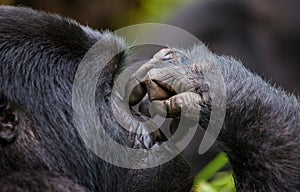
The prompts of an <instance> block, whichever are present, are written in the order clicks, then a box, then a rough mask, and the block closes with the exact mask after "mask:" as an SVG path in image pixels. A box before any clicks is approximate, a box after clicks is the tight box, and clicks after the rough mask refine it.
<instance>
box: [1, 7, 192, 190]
mask: <svg viewBox="0 0 300 192" xmlns="http://www.w3.org/2000/svg"><path fill="white" fill-rule="evenodd" d="M0 26H1V27H0V82H1V83H0V92H1V94H2V96H1V97H2V98H1V101H2V103H0V110H1V111H0V114H1V118H0V119H1V151H0V162H1V164H0V172H1V174H2V175H7V174H14V173H17V174H19V173H21V174H22V172H26V171H31V170H35V171H41V172H45V171H46V172H50V173H55V174H58V175H60V176H63V177H65V178H66V179H68V180H71V181H72V182H75V183H77V184H79V185H82V186H84V187H86V188H87V189H88V190H90V191H189V190H190V188H191V185H192V178H191V177H190V167H189V165H188V164H187V162H186V161H185V160H184V158H183V157H182V156H181V155H178V156H177V157H176V158H174V159H173V160H171V161H169V162H168V163H165V164H163V165H160V166H157V167H154V168H150V169H125V168H121V167H117V166H115V165H112V164H110V163H107V162H105V161H103V160H102V159H101V158H99V157H98V156H97V155H95V153H94V152H93V151H91V150H90V149H89V148H88V147H87V146H86V143H85V142H84V141H83V140H82V138H81V137H80V135H79V134H78V131H77V129H76V127H75V125H74V119H73V115H74V114H73V110H72V85H73V81H74V78H75V73H76V70H77V68H78V65H79V63H80V62H81V60H82V58H83V57H84V55H85V53H86V52H87V51H88V50H89V48H91V47H92V45H94V44H95V43H96V42H97V41H98V40H100V39H101V38H102V37H103V34H102V33H100V32H98V31H93V30H91V29H89V28H87V27H83V26H81V25H79V24H77V23H76V22H74V21H71V20H68V19H64V18H61V17H59V16H57V15H49V14H45V13H42V12H38V11H35V10H32V9H27V8H15V7H7V6H2V7H1V8H0ZM105 34H106V35H108V36H110V41H109V42H107V43H108V45H109V46H111V47H117V48H118V49H120V50H124V49H125V46H124V43H123V42H122V41H121V40H120V39H118V38H117V37H114V36H113V35H110V34H108V33H105ZM100 57H105V55H100ZM127 58H128V55H127V54H126V53H125V52H121V53H119V54H118V55H117V56H115V57H114V58H113V59H112V60H111V61H110V62H109V63H108V64H107V66H105V68H104V71H103V73H102V74H101V76H100V78H99V80H98V83H97V85H98V88H97V93H96V97H97V99H96V106H97V109H98V115H99V117H100V121H101V122H102V124H103V125H104V127H105V130H106V131H107V132H108V134H109V135H110V136H111V137H112V138H113V139H114V140H115V141H117V142H119V143H120V144H122V145H125V146H127V147H133V146H135V147H136V146H138V147H139V148H147V147H151V146H153V145H154V144H155V143H161V142H163V141H164V137H163V135H161V133H159V132H156V133H155V134H151V135H148V136H147V135H146V136H145V137H147V138H148V139H150V141H149V140H147V139H141V138H142V136H137V135H136V134H131V133H129V132H128V131H126V130H125V129H124V128H123V127H122V126H121V125H120V124H119V123H118V122H117V121H116V120H115V119H114V118H113V117H114V116H113V113H112V109H111V100H110V94H111V89H112V86H113V80H114V77H115V74H116V73H118V72H119V70H120V69H121V68H122V67H123V66H125V65H129V64H130V63H128V62H129V60H128V59H127ZM2 106H4V107H2ZM124 113H125V112H124ZM128 121H129V122H130V121H131V119H128ZM99 139H101V138H99ZM137 142H139V145H136V143H137ZM149 143H151V145H149ZM145 146H147V147H145ZM32 178H34V177H32Z"/></svg>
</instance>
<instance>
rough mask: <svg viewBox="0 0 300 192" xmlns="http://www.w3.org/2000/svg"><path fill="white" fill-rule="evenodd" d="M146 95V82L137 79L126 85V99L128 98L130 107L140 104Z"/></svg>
mask: <svg viewBox="0 0 300 192" xmlns="http://www.w3.org/2000/svg"><path fill="white" fill-rule="evenodd" d="M146 93H147V89H146V86H145V84H144V82H140V81H138V80H137V79H130V80H129V81H128V83H127V84H126V88H125V98H128V101H129V105H130V106H134V105H136V104H138V103H139V102H140V101H141V100H142V99H143V98H144V96H145V95H146Z"/></svg>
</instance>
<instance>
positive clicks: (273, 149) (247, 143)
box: [130, 45, 300, 192]
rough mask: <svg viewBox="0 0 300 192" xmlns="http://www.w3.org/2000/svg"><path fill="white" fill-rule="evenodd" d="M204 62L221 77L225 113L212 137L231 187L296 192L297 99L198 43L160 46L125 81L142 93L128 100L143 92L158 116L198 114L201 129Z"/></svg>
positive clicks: (205, 99) (205, 108)
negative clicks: (231, 180) (189, 46)
mask: <svg viewBox="0 0 300 192" xmlns="http://www.w3.org/2000/svg"><path fill="white" fill-rule="evenodd" d="M207 63H215V64H216V65H217V66H218V68H219V70H220V72H221V74H222V75H223V77H224V83H225V86H226V92H227V99H226V116H225V121H224V123H223V128H222V130H221V132H220V134H219V136H218V138H217V139H218V141H220V143H221V145H222V146H223V149H224V151H225V152H226V153H227V154H228V156H229V160H230V162H231V165H232V168H233V171H234V174H235V183H236V188H237V190H238V191H278V192H279V191H299V190H300V182H299V181H300V140H299V138H300V128H299V125H300V108H299V107H300V105H299V101H298V100H297V99H296V98H295V97H294V96H293V95H288V94H287V93H285V92H284V91H282V90H280V89H276V88H274V87H272V86H271V85H269V84H268V83H266V82H265V81H264V80H262V79H261V78H260V77H258V76H256V75H254V74H252V73H251V72H249V71H248V70H247V69H245V68H244V66H243V65H242V64H241V63H239V62H237V61H235V60H234V59H232V58H229V57H224V56H217V55H214V54H212V53H211V52H210V51H209V50H207V48H206V47H204V46H203V45H198V46H195V47H194V48H193V49H192V50H188V51H184V50H177V49H171V48H170V49H163V50H161V51H160V52H158V53H157V54H156V55H155V56H154V57H153V59H152V60H150V61H149V62H148V63H146V64H145V65H144V66H142V67H141V68H140V69H139V70H138V71H137V72H136V73H135V74H133V77H132V78H131V81H138V82H140V84H139V85H138V86H137V87H136V88H135V89H134V90H143V91H138V92H133V93H131V95H130V103H131V104H135V103H136V102H137V101H139V100H140V99H141V98H143V97H144V95H145V94H146V93H148V96H149V99H150V100H152V104H153V106H154V107H155V108H156V109H157V110H156V112H157V113H158V114H162V113H161V111H164V112H166V113H167V116H168V117H172V118H180V113H184V115H186V116H187V117H190V118H191V119H193V118H194V116H193V115H192V114H190V111H196V112H200V121H199V123H200V125H202V127H203V128H206V126H207V124H208V120H209V115H210V113H209V111H210V106H211V105H210V104H211V99H210V91H209V84H210V82H207V81H206V80H205V78H203V76H202V75H201V72H210V71H213V70H215V68H214V67H213V66H212V65H209V64H207ZM157 87H159V88H157ZM158 89H159V90H160V91H157V90H158ZM163 90H164V91H163ZM174 90H176V91H174Z"/></svg>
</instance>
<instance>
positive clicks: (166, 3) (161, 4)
mask: <svg viewBox="0 0 300 192" xmlns="http://www.w3.org/2000/svg"><path fill="white" fill-rule="evenodd" d="M194 1H196V0H172V1H170V0H151V1H149V0H138V2H139V5H140V6H139V7H137V9H135V10H132V13H131V14H130V18H129V23H131V24H133V23H140V22H164V21H166V20H167V19H168V18H170V17H171V16H172V14H173V13H175V12H177V11H179V10H180V9H181V8H182V7H184V6H186V5H187V4H189V3H192V2H194Z"/></svg>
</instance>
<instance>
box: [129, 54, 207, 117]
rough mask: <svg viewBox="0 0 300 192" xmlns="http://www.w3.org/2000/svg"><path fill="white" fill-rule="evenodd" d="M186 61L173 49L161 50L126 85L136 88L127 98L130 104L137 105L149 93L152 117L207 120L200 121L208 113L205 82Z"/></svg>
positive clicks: (194, 66) (183, 56)
mask: <svg viewBox="0 0 300 192" xmlns="http://www.w3.org/2000/svg"><path fill="white" fill-rule="evenodd" d="M186 61H189V60H188V59H187V57H186V55H185V54H184V53H182V52H180V51H179V50H176V49H162V50H161V51H159V52H158V53H157V54H155V55H154V57H153V58H152V59H151V60H150V61H149V62H147V63H146V64H145V65H143V66H142V67H141V68H140V69H139V70H138V71H136V72H135V73H134V74H133V76H132V78H131V80H130V81H129V85H136V84H138V85H137V86H135V87H134V89H133V91H132V93H131V94H130V96H129V104H130V105H135V104H137V103H138V102H139V101H140V100H141V99H142V98H143V97H144V95H145V94H146V93H148V95H149V99H150V100H151V101H152V108H151V109H154V113H157V114H159V115H162V116H164V115H165V114H166V117H170V118H175V119H179V118H180V116H181V114H182V115H184V116H185V117H186V118H189V119H192V120H199V113H200V115H201V118H200V119H206V120H207V118H202V117H204V116H205V117H207V116H209V111H210V95H209V86H208V82H205V81H204V78H203V74H202V72H201V71H200V70H199V69H198V67H197V65H196V64H195V63H185V62H186ZM183 64H184V65H183ZM134 81H136V82H135V84H134ZM127 90H130V89H127Z"/></svg>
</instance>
